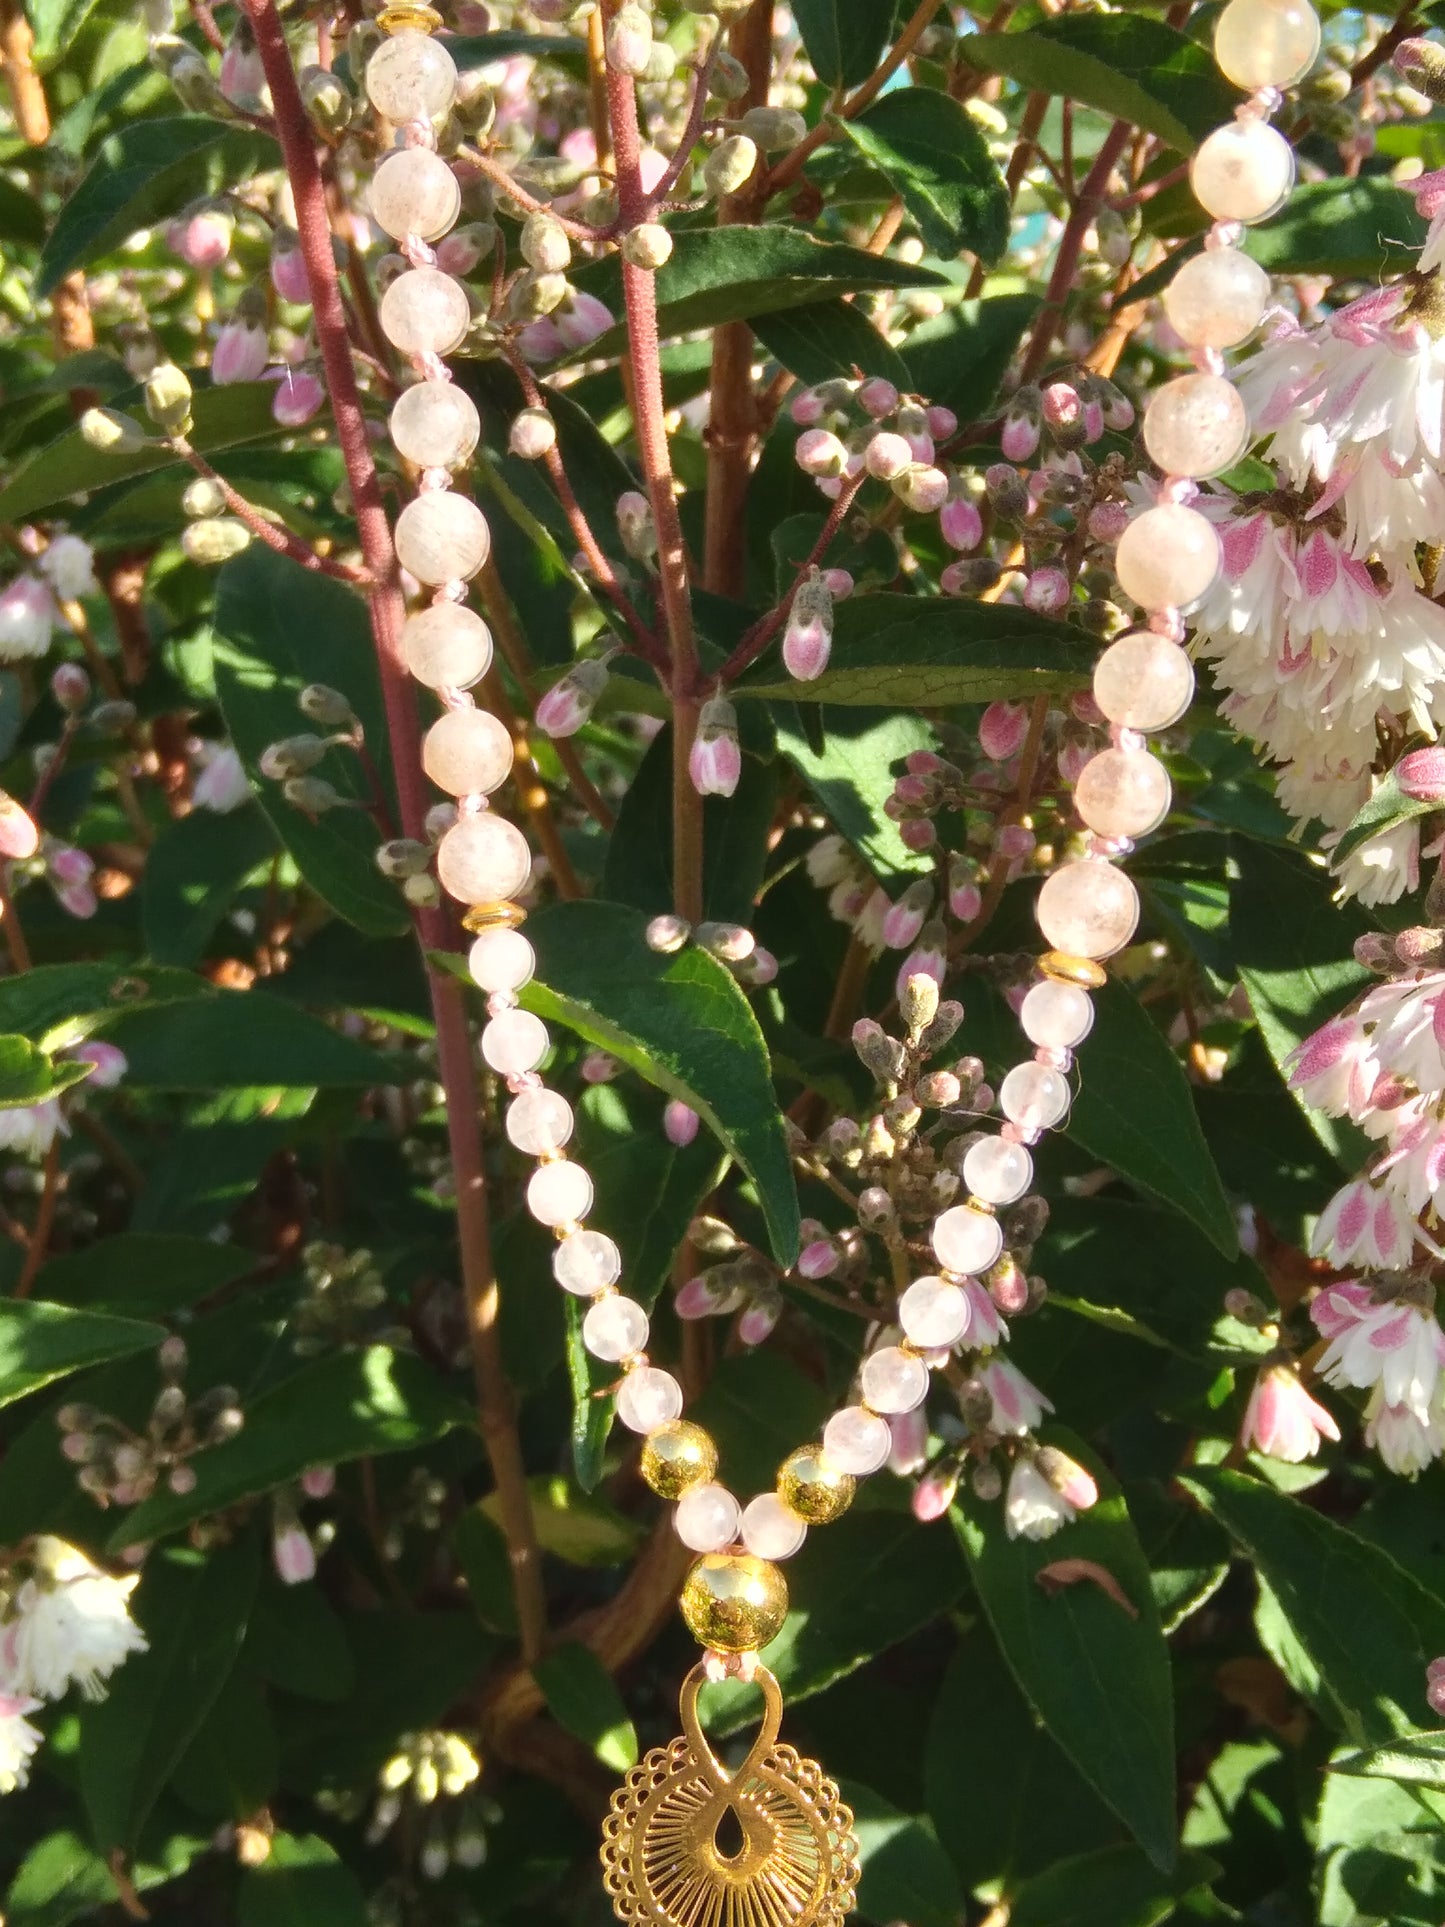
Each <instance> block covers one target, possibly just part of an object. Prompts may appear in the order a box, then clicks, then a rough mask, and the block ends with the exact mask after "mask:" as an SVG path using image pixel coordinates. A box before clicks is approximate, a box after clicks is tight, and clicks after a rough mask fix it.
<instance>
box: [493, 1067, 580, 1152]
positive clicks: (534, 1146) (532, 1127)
mask: <svg viewBox="0 0 1445 1927" xmlns="http://www.w3.org/2000/svg"><path fill="white" fill-rule="evenodd" d="M573 1121H574V1120H573V1117H572V1106H571V1105H570V1104H569V1103H568V1102H567V1100H566V1098H565V1097H563V1095H562V1093H561V1092H560V1091H549V1090H547V1089H546V1088H545V1086H542V1085H538V1086H536V1087H535V1088H533V1089H532V1090H529V1091H522V1092H520V1093H519V1094H518V1095H517V1096H516V1097H514V1098H513V1099H512V1101H511V1103H510V1104H509V1105H508V1106H507V1127H506V1128H507V1136H508V1138H509V1139H510V1140H511V1142H512V1143H513V1144H514V1145H516V1147H517V1149H518V1150H519V1151H521V1152H522V1153H523V1155H524V1156H526V1157H529V1158H540V1157H543V1156H545V1155H546V1154H547V1153H548V1152H549V1151H560V1150H561V1149H562V1146H563V1145H564V1144H566V1143H567V1141H568V1139H569V1138H570V1137H571V1135H572V1126H573Z"/></svg>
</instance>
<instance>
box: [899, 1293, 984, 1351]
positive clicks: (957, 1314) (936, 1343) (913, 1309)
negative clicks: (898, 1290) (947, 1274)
mask: <svg viewBox="0 0 1445 1927" xmlns="http://www.w3.org/2000/svg"><path fill="white" fill-rule="evenodd" d="M970 1315H971V1314H970V1312H969V1304H968V1295H967V1293H966V1292H964V1291H961V1290H960V1289H959V1287H958V1286H957V1285H951V1284H949V1282H948V1280H947V1279H946V1278H915V1279H914V1281H913V1283H912V1284H911V1285H910V1286H909V1287H908V1289H907V1291H905V1292H904V1294H903V1296H902V1297H901V1298H900V1299H899V1301H898V1322H899V1324H900V1325H901V1326H902V1327H903V1333H904V1336H905V1337H906V1338H907V1339H908V1341H909V1343H910V1344H912V1345H917V1346H918V1348H919V1350H920V1351H925V1352H933V1351H945V1350H947V1348H948V1347H949V1346H950V1345H956V1344H957V1343H958V1341H959V1339H960V1338H962V1337H963V1335H964V1333H965V1332H966V1331H967V1330H968V1326H969V1319H970Z"/></svg>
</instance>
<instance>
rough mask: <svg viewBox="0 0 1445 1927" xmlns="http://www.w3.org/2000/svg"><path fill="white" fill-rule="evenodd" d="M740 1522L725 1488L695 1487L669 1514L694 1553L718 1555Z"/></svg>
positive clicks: (680, 1536) (731, 1496) (740, 1515)
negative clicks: (713, 1553)
mask: <svg viewBox="0 0 1445 1927" xmlns="http://www.w3.org/2000/svg"><path fill="white" fill-rule="evenodd" d="M589 1315H590V1314H589ZM621 1409H622V1401H621V1398H620V1396H619V1398H618V1410H619V1411H620V1410H621ZM634 1429H635V1428H634ZM741 1522H742V1512H741V1510H740V1509H739V1506H738V1502H737V1500H736V1499H735V1498H734V1497H733V1495H732V1493H731V1492H729V1491H728V1489H727V1487H726V1486H725V1485H713V1484H708V1485H695V1486H694V1487H693V1488H692V1490H691V1492H685V1493H684V1494H683V1495H682V1497H681V1498H680V1499H679V1500H678V1502H677V1508H676V1510H675V1511H674V1512H673V1515H672V1523H673V1526H674V1528H675V1530H676V1532H677V1536H678V1538H679V1539H681V1541H682V1543H683V1544H684V1545H685V1546H687V1547H688V1548H689V1549H690V1550H691V1551H693V1552H721V1551H722V1549H723V1547H724V1546H730V1545H731V1544H732V1543H733V1541H734V1540H735V1539H736V1538H737V1536H738V1527H739V1525H740V1524H741Z"/></svg>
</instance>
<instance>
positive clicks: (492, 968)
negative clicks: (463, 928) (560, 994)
mask: <svg viewBox="0 0 1445 1927" xmlns="http://www.w3.org/2000/svg"><path fill="white" fill-rule="evenodd" d="M536 968H537V953H536V952H535V951H534V950H533V948H532V946H531V944H530V943H528V941H527V939H526V938H525V937H524V936H523V935H522V933H521V931H520V930H509V929H508V928H507V926H506V925H505V924H495V925H494V926H493V927H492V928H491V929H490V930H483V931H480V932H479V933H478V935H477V937H476V939H475V940H474V942H473V944H472V947H471V949H470V950H469V951H468V952H467V969H468V970H469V971H470V972H471V973H472V982H473V983H474V984H476V985H477V986H478V988H479V989H482V990H485V991H488V992H494V991H498V990H501V991H508V990H520V989H521V988H522V986H523V984H528V983H530V982H531V981H532V972H533V971H534V970H535V969H536Z"/></svg>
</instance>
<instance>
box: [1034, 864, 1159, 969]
mask: <svg viewBox="0 0 1445 1927" xmlns="http://www.w3.org/2000/svg"><path fill="white" fill-rule="evenodd" d="M1034 914H1035V916H1036V917H1037V918H1038V924H1039V928H1040V930H1042V931H1043V933H1044V935H1045V936H1046V937H1047V938H1048V940H1049V942H1050V943H1051V944H1052V945H1053V946H1054V948H1055V949H1056V950H1063V951H1066V952H1069V953H1071V954H1072V955H1074V956H1076V957H1084V958H1096V957H1112V956H1113V954H1114V952H1115V951H1116V950H1122V949H1123V948H1124V945H1125V944H1126V943H1128V941H1129V939H1130V938H1131V937H1132V936H1133V934H1134V932H1135V930H1136V928H1137V927H1138V923H1139V892H1138V891H1137V890H1136V889H1135V888H1134V885H1133V883H1132V882H1131V881H1130V879H1129V878H1128V877H1127V876H1126V875H1125V874H1124V872H1123V871H1122V870H1117V869H1115V867H1114V866H1113V864H1112V863H1103V862H1101V861H1100V860H1099V859H1098V858H1097V857H1084V858H1082V859H1081V860H1080V861H1079V862H1077V863H1065V864H1064V865H1063V866H1062V867H1061V868H1060V869H1057V870H1055V871H1054V873H1053V874H1052V876H1050V877H1049V878H1047V880H1046V881H1045V883H1044V887H1043V889H1042V890H1040V891H1039V899H1038V903H1037V905H1036V907H1035V911H1034Z"/></svg>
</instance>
